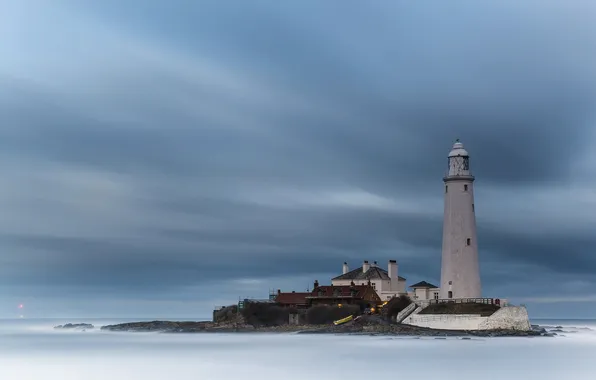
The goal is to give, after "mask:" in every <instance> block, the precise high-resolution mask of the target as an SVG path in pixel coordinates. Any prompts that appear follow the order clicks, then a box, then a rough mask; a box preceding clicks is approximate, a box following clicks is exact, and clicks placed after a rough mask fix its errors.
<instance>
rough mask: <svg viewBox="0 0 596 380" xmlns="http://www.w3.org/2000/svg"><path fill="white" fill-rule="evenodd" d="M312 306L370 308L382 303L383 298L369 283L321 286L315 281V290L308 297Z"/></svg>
mask: <svg viewBox="0 0 596 380" xmlns="http://www.w3.org/2000/svg"><path fill="white" fill-rule="evenodd" d="M306 299H307V300H308V301H309V305H310V306H316V305H353V304H364V305H369V306H374V305H378V304H379V303H381V302H382V301H381V298H380V297H379V295H378V294H377V292H376V291H375V289H374V288H373V287H372V285H371V283H370V282H368V283H367V284H365V285H356V284H355V283H353V282H352V283H351V284H350V285H340V286H335V285H331V286H320V285H319V282H318V281H315V284H314V288H313V290H312V292H311V293H310V295H309V296H307V297H306Z"/></svg>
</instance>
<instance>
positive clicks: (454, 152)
mask: <svg viewBox="0 0 596 380" xmlns="http://www.w3.org/2000/svg"><path fill="white" fill-rule="evenodd" d="M457 156H460V157H468V156H469V154H468V151H467V150H465V149H464V144H462V143H461V142H460V141H459V139H457V140H455V144H453V148H451V152H449V157H457Z"/></svg>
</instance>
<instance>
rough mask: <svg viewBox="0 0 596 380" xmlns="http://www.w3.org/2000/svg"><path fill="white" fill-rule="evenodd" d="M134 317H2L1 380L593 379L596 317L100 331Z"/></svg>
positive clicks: (595, 377)
mask: <svg viewBox="0 0 596 380" xmlns="http://www.w3.org/2000/svg"><path fill="white" fill-rule="evenodd" d="M129 321H132V320H115V319H114V320H106V319H102V320H93V319H84V320H50V319H18V320H8V319H7V320H0V380H25V379H27V380H29V379H31V380H71V379H72V380H135V379H138V380H187V379H188V380H190V379H192V380H232V379H234V380H238V379H242V380H252V379H255V380H257V379H258V380H269V379H271V380H298V379H300V380H303V379H312V380H340V379H341V380H346V379H395V378H398V379H399V378H402V379H425V380H426V379H440V380H447V379H483V380H489V379H501V380H502V379H508V380H516V379H520V380H526V379H536V380H547V379H556V380H562V379H563V380H572V379H573V380H579V379H586V380H588V379H590V380H594V379H596V320H534V321H532V323H533V324H538V325H541V326H544V327H545V328H547V330H550V331H554V332H555V333H556V334H557V335H555V336H553V337H532V338H518V337H515V338H511V337H503V338H473V339H461V338H443V339H437V338H431V337H428V338H417V337H388V336H350V335H301V334H251V333H246V334H163V333H122V332H107V331H101V330H100V329H99V327H100V326H102V325H107V324H112V323H120V322H129ZM67 322H71V323H82V322H85V323H92V324H93V325H94V326H95V328H94V329H91V330H86V331H63V330H55V329H54V328H53V327H54V326H55V325H58V324H64V323H67Z"/></svg>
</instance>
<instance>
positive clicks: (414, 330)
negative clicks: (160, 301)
mask: <svg viewBox="0 0 596 380" xmlns="http://www.w3.org/2000/svg"><path fill="white" fill-rule="evenodd" d="M101 330H104V331H113V332H160V333H247V332H248V333H298V334H351V335H387V336H392V335H393V336H398V335H401V336H430V337H447V336H451V337H530V336H553V335H551V334H549V333H548V332H547V331H546V330H545V329H542V328H539V327H536V328H533V329H532V330H530V331H518V330H478V331H459V330H435V329H430V328H425V327H418V326H411V325H405V324H396V323H390V322H387V321H385V320H382V319H381V318H378V317H368V318H361V319H359V320H358V321H354V322H350V323H346V324H344V325H340V326H335V325H282V326H252V325H249V324H243V323H214V322H192V321H188V322H175V321H151V322H131V323H120V324H116V325H107V326H102V327H101Z"/></svg>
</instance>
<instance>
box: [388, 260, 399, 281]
mask: <svg viewBox="0 0 596 380" xmlns="http://www.w3.org/2000/svg"><path fill="white" fill-rule="evenodd" d="M387 274H389V278H397V261H395V260H389V265H388V266H387Z"/></svg>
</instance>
